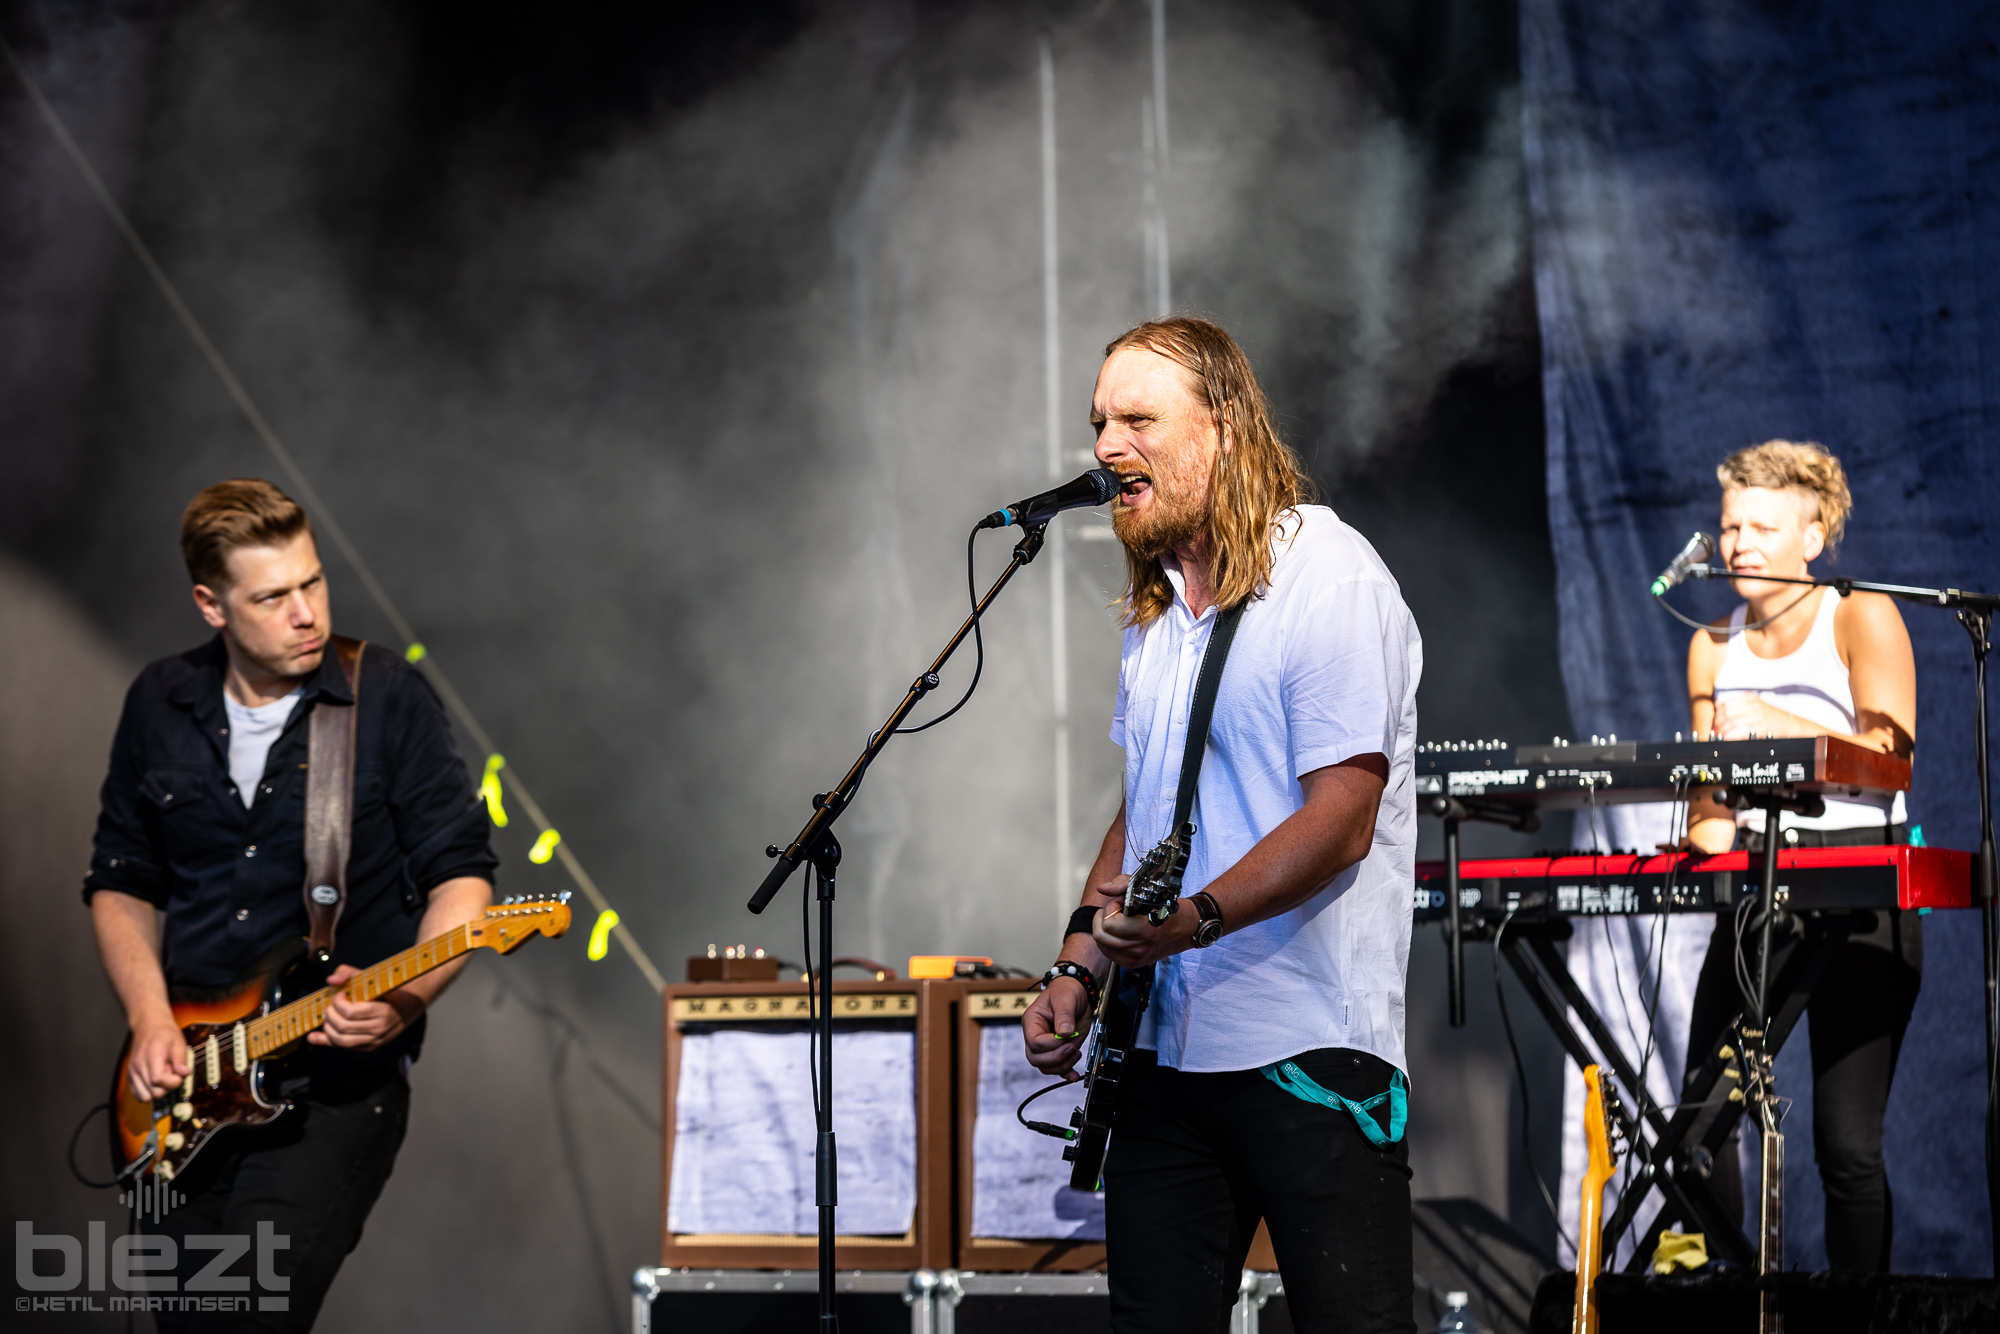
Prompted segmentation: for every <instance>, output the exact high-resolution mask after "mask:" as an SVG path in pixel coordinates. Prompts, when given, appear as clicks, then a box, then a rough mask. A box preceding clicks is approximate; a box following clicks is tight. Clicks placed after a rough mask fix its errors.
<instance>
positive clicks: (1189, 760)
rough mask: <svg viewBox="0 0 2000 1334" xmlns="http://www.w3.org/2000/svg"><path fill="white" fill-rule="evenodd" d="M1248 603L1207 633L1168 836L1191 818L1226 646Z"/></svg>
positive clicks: (1217, 621) (1223, 615)
mask: <svg viewBox="0 0 2000 1334" xmlns="http://www.w3.org/2000/svg"><path fill="white" fill-rule="evenodd" d="M1247 605H1248V603H1247V601H1245V602H1239V603H1237V604H1236V605H1235V606H1233V607H1231V608H1230V609H1229V610H1228V611H1224V612H1217V613H1216V617H1215V628H1214V629H1213V630H1211V631H1209V634H1208V648H1207V650H1206V651H1205V652H1204V653H1203V654H1202V657H1201V674H1200V675H1199V676H1197V677H1196V678H1195V683H1194V703H1193V704H1192V705H1191V706H1190V707H1189V708H1188V726H1187V749H1186V750H1184V751H1182V752H1181V789H1180V795H1179V796H1178V797H1176V798H1175V799H1174V822H1173V824H1172V825H1171V826H1170V827H1169V828H1168V831H1167V832H1169V833H1172V832H1173V831H1174V830H1175V829H1179V828H1180V827H1181V826H1182V825H1184V824H1186V823H1187V822H1188V817H1189V816H1190V815H1193V814H1194V789H1195V780H1197V779H1199V778H1200V777H1201V760H1202V756H1204V755H1206V754H1207V753H1208V725H1209V723H1210V722H1212V721H1213V720H1214V718H1215V695H1216V691H1217V690H1218V689H1219V688H1220V687H1221V685H1222V664H1223V663H1224V662H1226V661H1228V659H1229V645H1230V643H1231V641H1233V640H1234V639H1235V638H1236V623H1237V622H1238V621H1240V620H1242V619H1243V608H1244V607H1245V606H1247Z"/></svg>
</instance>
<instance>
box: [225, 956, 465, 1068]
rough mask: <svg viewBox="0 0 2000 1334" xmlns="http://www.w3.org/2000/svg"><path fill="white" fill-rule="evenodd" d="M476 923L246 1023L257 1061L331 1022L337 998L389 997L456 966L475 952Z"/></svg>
mask: <svg viewBox="0 0 2000 1334" xmlns="http://www.w3.org/2000/svg"><path fill="white" fill-rule="evenodd" d="M472 926H473V924H472V923H467V924H465V925H463V926H457V927H453V928H452V929H451V930H450V931H447V932H445V933H444V934H443V935H441V936H437V937H434V938H433V939H430V940H426V941H424V942H423V943H422V944H418V945H412V946H411V947H410V948H409V949H406V950H404V951H403V952H402V953H401V954H396V955H392V956H390V957H389V958H387V959H384V960H382V962H380V963H378V964H376V965H375V966H374V967H372V968H368V969H364V970H363V971H361V972H359V973H356V974H355V975H354V976H353V977H350V978H348V979H347V981H346V982H344V983H342V984H341V985H340V986H338V987H323V988H321V989H320V990H318V991H315V992H313V993H312V995H310V996H305V997H302V998H301V999H299V1000H295V1001H293V1002H292V1003H291V1004H290V1005H286V1006H283V1007H282V1008H280V1009H276V1010H273V1011H271V1013H269V1014H267V1015H265V1016H264V1017H263V1018H261V1019H253V1020H251V1021H250V1022H249V1023H248V1024H247V1025H245V1027H246V1029H247V1031H248V1036H249V1042H250V1056H251V1058H252V1059H256V1058H259V1057H263V1056H267V1055H269V1054H270V1053H271V1052H274V1051H276V1050H277V1049H278V1048H280V1047H286V1046H290V1045H291V1044H292V1043H294V1042H297V1041H299V1040H300V1039H301V1038H303V1037H305V1035H306V1034H308V1033H310V1032H312V1031H313V1030H314V1029H315V1028H318V1027H319V1026H320V1025H321V1024H323V1023H325V1022H326V1012H327V1010H328V1009H329V1008H331V1007H332V1005H333V1002H334V1000H335V999H336V998H338V997H341V996H345V997H347V998H348V999H349V1000H357V1001H370V1000H378V999H380V998H381V996H382V995H383V993H385V992H390V991H394V990H395V989H396V988H397V987H400V986H402V985H403V984H404V983H406V982H413V981H415V980H416V979H417V978H420V977H422V976H423V975H424V974H425V973H428V972H430V971H431V969H433V968H437V967H440V966H442V965H444V964H447V963H450V962H451V961H452V960H453V959H456V958H457V957H458V956H459V955H461V954H464V953H466V952H467V951H469V950H471V949H472V948H473V945H472Z"/></svg>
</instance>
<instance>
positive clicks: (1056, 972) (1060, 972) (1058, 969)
mask: <svg viewBox="0 0 2000 1334" xmlns="http://www.w3.org/2000/svg"><path fill="white" fill-rule="evenodd" d="M1059 977H1073V978H1075V979H1076V980H1077V981H1079V982H1081V983H1083V994H1084V996H1085V997H1087V998H1088V999H1089V1001H1090V1008H1091V1010H1092V1011H1093V1012H1095V1011H1096V1009H1097V979H1096V978H1094V977H1092V976H1091V975H1090V970H1089V969H1088V968H1085V967H1084V966H1083V965H1082V964H1080V963H1071V962H1070V961H1069V960H1068V959H1060V960H1058V961H1057V962H1056V964H1055V966H1054V967H1052V968H1050V969H1049V971H1048V972H1046V973H1043V974H1042V980H1041V988H1042V990H1044V991H1047V990H1048V989H1049V983H1051V982H1053V981H1055V980H1056V979H1057V978H1059Z"/></svg>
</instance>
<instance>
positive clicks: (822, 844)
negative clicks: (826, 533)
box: [750, 519, 1049, 1334]
mask: <svg viewBox="0 0 2000 1334" xmlns="http://www.w3.org/2000/svg"><path fill="white" fill-rule="evenodd" d="M1048 526H1049V525H1048V520H1046V519H1044V520H1043V521H1042V522H1040V523H1038V524H1033V525H1031V526H1029V527H1027V528H1025V529H1024V530H1023V531H1022V533H1021V540H1020V541H1019V542H1017V543H1015V544H1014V559H1013V560H1012V561H1011V562H1009V563H1008V565H1007V568H1006V569H1004V570H1002V571H1001V572H1000V577H999V578H998V579H995V580H994V581H993V586H992V587H991V588H988V589H987V590H986V596H985V597H983V598H981V599H980V600H979V605H978V606H976V607H974V608H973V610H972V614H971V615H970V616H968V617H966V618H965V623H964V624H963V625H961V626H959V627H958V633H957V634H954V635H953V636H952V637H951V641H950V642H949V643H947V644H946V645H945V646H944V651H943V652H942V653H939V654H938V655H937V657H936V658H935V659H933V660H932V662H931V665H930V666H929V667H927V668H925V669H924V672H923V674H922V675H921V676H919V677H918V678H917V679H916V680H914V681H912V682H911V683H910V688H909V690H908V691H907V692H906V693H905V694H904V695H903V700H902V703H900V704H898V705H897V706H896V707H895V709H894V710H893V711H892V712H891V713H890V714H889V718H888V721H886V722H884V723H883V724H882V726H881V727H879V728H877V729H876V730H875V731H874V732H873V733H872V734H871V735H870V736H869V738H868V744H867V745H866V746H864V747H862V749H861V754H860V756H859V757H858V758H857V759H856V760H855V761H854V763H853V764H852V765H850V766H849V767H848V770H847V773H846V774H845V775H844V776H843V777H842V778H841V780H840V781H839V782H838V783H836V784H834V786H833V789H832V790H831V791H829V792H821V793H819V794H818V795H816V796H815V797H814V798H813V813H812V817H811V818H810V819H808V820H807V821H806V823H805V827H804V828H803V829H801V830H799V832H798V836H797V837H796V838H794V839H793V840H792V841H791V845H790V846H789V847H786V848H785V849H783V850H782V851H780V850H779V848H778V847H777V845H776V844H773V845H772V846H770V847H767V848H765V849H764V855H765V856H767V857H775V858H777V864H776V865H775V866H773V867H772V868H771V873H770V874H769V875H767V876H765V877H764V883H763V884H761V885H759V886H758V887H757V892H756V893H755V894H753V895H751V896H750V911H751V912H753V913H761V912H763V911H764V909H765V908H766V907H767V906H768V905H769V904H770V902H771V897H772V896H773V895H775V894H776V893H777V892H778V891H779V890H780V889H782V888H783V887H784V884H785V882H786V881H787V880H789V879H791V877H792V872H794V871H796V870H798V869H799V866H800V865H801V864H802V863H805V862H811V863H812V868H813V875H814V879H815V881H816V886H817V891H818V893H817V897H818V900H819V977H818V978H817V979H816V980H817V984H818V990H819V1013H818V1014H817V1015H816V1016H815V1018H814V1027H815V1029H816V1037H817V1039H818V1043H819V1105H818V1107H816V1108H815V1109H814V1111H815V1113H816V1116H817V1119H818V1122H819V1125H818V1132H819V1134H818V1139H817V1141H816V1143H815V1145H814V1151H813V1190H814V1202H815V1203H816V1204H817V1205H818V1207H819V1328H820V1331H821V1334H837V1331H838V1330H839V1328H840V1320H839V1318H838V1317H837V1316H836V1315H835V1314H834V1302H833V1238H834V1222H833V1215H834V1208H835V1206H836V1204H837V1203H838V1200H837V1187H838V1185H839V1179H840V1172H839V1166H838V1163H839V1159H838V1156H837V1154H836V1150H835V1147H834V1139H833V891H834V868H835V867H837V866H838V865H839V864H840V842H839V840H837V839H836V838H834V836H833V824H834V821H836V820H838V819H839V818H840V817H841V815H842V814H843V813H845V812H846V810H847V808H848V806H849V805H851V804H852V803H853V801H854V794H855V792H856V791H858V790H859V789H860V787H861V780H862V778H864V777H865V776H866V775H867V773H868V766H869V765H871V764H873V763H874V762H875V757H876V756H877V755H880V754H881V753H882V749H883V747H885V746H887V745H888V744H889V739H890V738H891V737H893V736H895V735H896V729H897V728H899V727H901V726H902V725H903V720H904V719H905V718H907V717H909V716H910V710H912V709H914V708H916V707H917V705H918V704H919V703H921V702H922V700H923V698H924V696H926V695H928V694H930V693H931V691H933V690H936V689H937V688H938V685H939V679H938V672H939V671H940V670H941V669H942V668H943V667H944V665H945V662H946V661H947V660H948V659H949V658H950V657H951V655H952V654H953V653H954V652H956V651H957V649H958V646H959V645H960V644H961V643H963V642H964V641H965V637H966V636H967V635H969V634H971V633H972V627H973V626H974V625H975V624H977V623H978V621H979V618H980V617H981V616H983V615H985V614H986V609H987V607H989V606H991V605H992V603H993V599H994V598H996V597H998V596H999V595H1000V590H1001V589H1003V588H1005V587H1006V586H1007V581H1008V580H1009V579H1012V578H1013V577H1014V572H1015V571H1017V570H1019V569H1020V568H1021V567H1022V566H1023V565H1026V564H1027V563H1028V562H1030V561H1032V560H1033V559H1034V558H1035V556H1036V554H1037V553H1038V552H1040V551H1041V549H1042V537H1043V535H1044V533H1045V532H1046V531H1047V529H1048Z"/></svg>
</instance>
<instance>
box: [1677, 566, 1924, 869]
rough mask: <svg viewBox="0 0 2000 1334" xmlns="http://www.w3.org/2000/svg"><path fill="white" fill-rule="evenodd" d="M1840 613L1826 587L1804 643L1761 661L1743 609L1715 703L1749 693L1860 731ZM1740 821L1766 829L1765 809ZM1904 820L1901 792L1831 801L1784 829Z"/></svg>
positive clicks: (1733, 622)
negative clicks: (1836, 635)
mask: <svg viewBox="0 0 2000 1334" xmlns="http://www.w3.org/2000/svg"><path fill="white" fill-rule="evenodd" d="M1839 610H1840V596H1839V595H1838V594H1836V593H1835V592H1834V591H1833V590H1831V589H1822V590H1821V591H1820V595H1819V610H1818V611H1817V612H1815V613H1814V614H1813V624H1812V630H1811V631H1810V632H1809V633H1808V634H1807V635H1806V642H1805V643H1803V644H1801V645H1799V646H1798V648H1797V649H1795V650H1793V651H1792V652H1790V653H1787V654H1786V655H1785V656H1784V657H1782V658H1760V657H1758V656H1757V655H1756V654H1755V653H1752V652H1751V651H1750V643H1749V641H1748V640H1747V639H1745V638H1744V636H1743V622H1744V620H1745V618H1746V617H1747V616H1748V615H1749V612H1750V605H1749V604H1748V603H1744V604H1743V605H1742V606H1739V607H1738V608H1737V609H1736V610H1735V611H1734V612H1731V613H1730V616H1729V646H1728V648H1727V649H1726V650H1725V651H1724V653H1723V657H1722V667H1721V669H1720V670H1719V671H1717V672H1716V674H1715V698H1716V702H1717V703H1721V701H1722V699H1723V697H1724V696H1726V695H1731V694H1741V693H1743V692H1745V691H1749V692H1752V693H1754V694H1755V695H1756V696H1757V697H1758V698H1759V699H1761V700H1763V701H1764V702H1765V703H1766V704H1769V705H1770V706H1771V707H1772V708H1776V709H1783V710H1784V711H1785V712H1786V713H1793V714H1797V715H1798V716H1799V717H1801V718H1804V719H1805V720H1806V721H1807V722H1810V723H1817V724H1819V725H1820V726H1821V727H1824V728H1826V729H1827V730H1828V731H1829V732H1845V733H1847V734H1848V735H1850V736H1851V735H1853V734H1854V733H1855V732H1856V731H1858V730H1859V720H1858V719H1857V718H1856V716H1855V712H1854V691H1853V689H1852V688H1851V687H1850V686H1849V685H1848V678H1847V664H1846V663H1844V662H1842V661H1841V660H1840V650H1839V649H1838V648H1836V647H1835V646H1834V642H1833V618H1834V615H1835V613H1836V612H1838V611H1839ZM1736 819H1737V822H1738V823H1739V824H1743V825H1746V826H1748V827H1749V828H1751V829H1755V830H1758V831H1759V832H1762V830H1763V828H1764V812H1762V811H1741V812H1739V813H1738V814H1737V817H1736ZM1903 820H1904V813H1903V794H1902V793H1900V792H1898V793H1897V794H1896V796H1895V800H1894V801H1893V802H1891V801H1886V800H1880V799H1876V800H1867V799H1859V800H1836V799H1835V798H1832V797H1828V798H1827V800H1826V814H1825V815H1821V816H1816V817H1813V818H1811V819H1808V818H1806V817H1804V816H1799V815H1787V816H1786V817H1785V827H1786V828H1794V827H1795V828H1799V829H1860V828H1863V827H1865V826H1869V825H1880V824H1884V823H1887V824H1901V823H1903Z"/></svg>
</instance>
